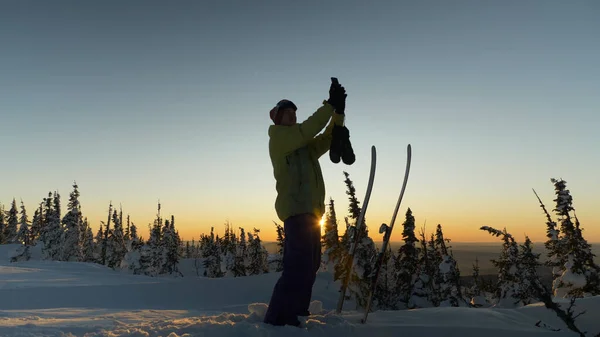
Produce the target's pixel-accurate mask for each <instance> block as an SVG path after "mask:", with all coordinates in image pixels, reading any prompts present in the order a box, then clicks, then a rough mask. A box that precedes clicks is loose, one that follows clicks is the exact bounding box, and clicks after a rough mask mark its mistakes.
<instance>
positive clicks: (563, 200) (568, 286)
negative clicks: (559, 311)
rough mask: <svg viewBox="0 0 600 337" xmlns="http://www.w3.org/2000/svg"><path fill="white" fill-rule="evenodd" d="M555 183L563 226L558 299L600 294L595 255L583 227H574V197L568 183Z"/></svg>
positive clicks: (598, 270) (555, 281) (561, 181)
mask: <svg viewBox="0 0 600 337" xmlns="http://www.w3.org/2000/svg"><path fill="white" fill-rule="evenodd" d="M551 181H552V182H553V183H554V189H555V194H556V199H554V201H555V202H556V208H555V209H554V211H555V212H556V214H557V216H558V222H559V223H560V232H561V235H562V236H561V238H560V239H559V242H560V248H561V252H560V253H561V258H560V260H559V261H560V262H561V263H564V264H563V266H564V268H563V269H562V273H561V275H560V276H559V277H558V278H556V279H555V280H554V282H553V289H554V294H555V296H556V297H569V296H575V297H583V296H589V295H592V296H593V295H597V294H600V282H599V277H598V274H599V273H600V267H598V266H597V265H596V264H595V263H594V261H593V257H594V255H593V254H592V253H591V250H590V249H589V245H588V243H587V241H586V240H585V239H584V238H583V236H582V233H581V228H580V224H577V227H576V225H575V224H573V221H572V220H571V215H570V212H571V211H575V209H574V208H573V205H572V203H573V197H572V196H571V194H570V191H569V190H567V188H566V181H564V180H557V179H551Z"/></svg>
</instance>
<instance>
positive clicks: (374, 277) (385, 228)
mask: <svg viewBox="0 0 600 337" xmlns="http://www.w3.org/2000/svg"><path fill="white" fill-rule="evenodd" d="M406 151H407V153H406V156H407V157H406V170H405V172H404V181H403V182H402V188H401V190H400V195H399V196H398V201H397V202H396V208H395V209H394V213H393V215H392V219H391V221H390V224H389V225H386V224H382V225H381V227H380V228H379V233H382V234H383V245H382V247H381V250H380V251H379V254H378V256H377V260H376V262H375V268H374V269H375V271H374V274H371V275H370V277H371V280H370V287H369V299H368V301H367V306H366V308H365V315H364V317H363V318H362V319H361V323H363V324H364V323H366V322H367V317H368V315H369V311H370V310H371V303H372V301H373V294H374V293H375V289H376V287H377V281H378V279H379V274H380V271H381V265H382V264H383V259H384V256H385V251H386V250H387V247H388V245H389V240H390V237H391V235H392V230H393V229H394V223H395V222H396V216H397V215H398V210H399V209H400V203H401V202H402V198H403V197H404V191H405V190H406V184H407V182H408V174H409V172H410V163H411V159H412V149H411V146H410V144H408V146H407V148H406ZM376 164H377V153H376V150H375V146H371V169H370V173H369V182H368V184H367V192H366V195H365V200H364V203H363V207H362V208H361V210H360V214H359V216H358V219H357V221H356V224H355V229H354V231H353V237H352V238H351V241H352V243H351V245H350V251H349V252H348V256H347V258H346V260H345V263H346V266H345V267H346V268H344V270H345V271H346V273H345V275H344V278H343V279H342V286H341V289H340V297H339V300H338V304H337V308H336V312H337V313H338V314H339V313H341V312H342V308H343V306H344V299H345V297H346V289H347V288H348V283H349V281H350V275H351V270H352V263H353V262H354V253H355V251H356V246H357V245H358V243H359V242H360V238H359V234H360V231H359V229H360V227H361V226H364V218H365V213H366V212H367V207H368V205H369V199H370V198H371V191H372V190H373V182H374V180H375V168H376Z"/></svg>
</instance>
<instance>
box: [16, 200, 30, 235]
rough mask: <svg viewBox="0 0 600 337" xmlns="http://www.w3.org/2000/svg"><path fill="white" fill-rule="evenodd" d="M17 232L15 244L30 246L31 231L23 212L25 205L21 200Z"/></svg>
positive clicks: (25, 213)
mask: <svg viewBox="0 0 600 337" xmlns="http://www.w3.org/2000/svg"><path fill="white" fill-rule="evenodd" d="M19 224H20V225H19V232H18V233H17V242H18V243H21V244H23V245H25V246H29V245H31V231H30V229H29V218H28V217H27V211H26V210H25V204H23V200H21V213H20V218H19Z"/></svg>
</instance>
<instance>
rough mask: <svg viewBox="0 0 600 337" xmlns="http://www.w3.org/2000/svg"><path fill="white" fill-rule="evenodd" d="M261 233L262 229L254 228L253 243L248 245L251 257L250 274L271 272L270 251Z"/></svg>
mask: <svg viewBox="0 0 600 337" xmlns="http://www.w3.org/2000/svg"><path fill="white" fill-rule="evenodd" d="M259 233H260V230H259V229H257V228H254V236H253V237H252V242H251V244H250V245H249V246H248V253H249V254H248V255H249V257H250V263H249V265H248V275H259V274H265V273H268V272H269V263H268V256H269V253H268V252H267V250H266V249H265V247H263V245H262V241H261V240H260V236H259Z"/></svg>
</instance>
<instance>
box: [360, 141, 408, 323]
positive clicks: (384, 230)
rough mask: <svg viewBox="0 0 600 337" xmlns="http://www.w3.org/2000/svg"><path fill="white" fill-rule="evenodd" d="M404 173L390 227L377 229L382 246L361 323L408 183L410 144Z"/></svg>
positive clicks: (369, 303) (384, 225) (365, 318)
mask: <svg viewBox="0 0 600 337" xmlns="http://www.w3.org/2000/svg"><path fill="white" fill-rule="evenodd" d="M406 151H407V153H406V156H407V158H406V171H405V172H404V182H403V183H402V189H401V190H400V196H399V197H398V202H397V203H396V208H395V209H394V214H393V215H392V220H391V221H390V225H389V226H388V225H386V224H382V225H381V227H380V228H379V233H383V245H382V246H381V250H380V251H379V254H378V256H377V260H376V261H375V274H374V275H373V276H372V278H371V287H370V289H369V299H368V301H367V307H366V308H365V316H364V317H363V318H362V320H361V323H363V324H364V323H366V322H367V317H368V316H369V311H370V310H371V302H372V301H373V294H374V293H375V289H376V288H377V281H378V279H379V273H380V271H381V265H382V264H383V258H384V256H385V251H386V250H387V248H388V245H389V242H390V236H391V235H392V230H393V229H394V223H395V222H396V215H398V209H399V208H400V203H401V202H402V197H403V196H404V191H405V190H406V183H407V182H408V173H409V172H410V161H411V158H412V150H411V147H410V144H408V147H407V149H406Z"/></svg>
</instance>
